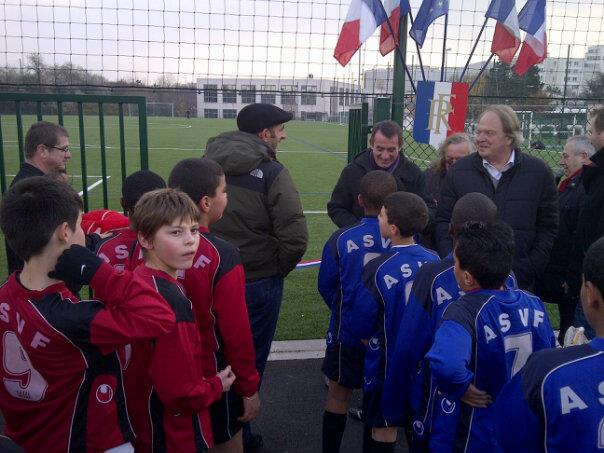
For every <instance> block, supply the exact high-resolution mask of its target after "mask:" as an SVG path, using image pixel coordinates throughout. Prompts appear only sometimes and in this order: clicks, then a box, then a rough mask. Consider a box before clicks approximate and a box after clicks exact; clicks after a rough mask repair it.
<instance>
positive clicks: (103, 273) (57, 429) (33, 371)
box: [0, 176, 175, 453]
mask: <svg viewBox="0 0 604 453" xmlns="http://www.w3.org/2000/svg"><path fill="white" fill-rule="evenodd" d="M81 211H82V201H81V199H80V198H79V197H78V194H77V193H76V192H75V191H74V190H73V188H71V187H70V186H69V185H68V184H66V183H64V182H60V181H56V180H52V179H50V178H47V177H41V176H39V177H32V178H28V179H24V180H23V181H20V182H18V183H17V184H15V185H14V186H13V187H11V188H10V189H9V190H8V192H7V193H6V194H5V196H4V199H3V200H2V205H1V206H0V225H1V227H2V231H3V233H4V235H5V237H6V239H7V240H8V243H9V244H10V246H11V248H12V249H13V250H14V251H15V252H16V254H17V256H19V258H21V259H23V260H24V262H25V264H24V267H23V270H22V271H17V272H15V273H13V274H12V275H11V276H10V277H9V278H8V280H7V281H6V282H5V283H4V284H3V285H2V286H1V287H0V301H1V302H0V336H1V337H2V344H1V347H0V352H1V354H2V361H3V366H2V367H1V368H0V410H1V411H2V414H3V416H4V419H5V421H6V427H5V434H6V435H7V436H8V437H10V438H11V439H13V440H14V441H15V442H17V443H18V444H20V445H21V446H23V448H24V449H25V450H26V451H28V452H42V453H55V452H56V453H59V452H61V453H64V452H95V453H96V452H104V451H106V450H109V449H111V450H112V451H115V452H120V453H128V452H132V451H133V448H132V444H131V442H132V441H133V439H134V435H133V432H132V427H131V426H130V422H129V419H128V414H127V412H126V401H125V397H124V390H123V387H122V375H121V367H120V362H119V359H118V356H117V354H116V353H115V349H116V348H118V347H120V346H123V345H125V344H127V343H130V342H131V341H136V340H150V339H152V338H154V337H157V336H158V335H161V334H163V333H165V332H168V331H169V330H171V329H173V328H174V320H175V317H174V314H173V312H172V310H170V307H169V306H168V305H167V304H166V302H165V301H164V300H163V298H161V297H160V296H159V295H158V294H157V293H156V292H155V291H153V290H152V289H151V288H149V286H148V285H147V283H145V282H144V281H143V280H142V279H141V278H140V277H138V276H135V275H133V274H131V273H129V272H123V273H122V272H117V271H115V270H114V269H112V268H111V266H109V265H107V264H105V263H103V261H102V260H101V259H99V258H98V257H96V256H95V255H94V253H92V252H90V251H88V250H87V249H86V248H85V247H83V244H84V232H83V231H82V229H81V227H80V224H81V218H82V215H81ZM60 280H63V281H64V282H65V283H69V284H70V286H78V285H85V284H88V285H90V287H91V288H93V289H94V292H95V293H96V295H97V296H98V297H99V298H100V299H102V300H103V301H104V303H101V302H99V301H98V300H91V301H82V302H80V301H79V300H78V298H77V297H76V296H75V295H74V294H73V293H71V292H70V291H69V290H68V289H67V286H66V284H65V283H64V282H63V281H60Z"/></svg>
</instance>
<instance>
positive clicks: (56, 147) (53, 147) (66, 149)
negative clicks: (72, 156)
mask: <svg viewBox="0 0 604 453" xmlns="http://www.w3.org/2000/svg"><path fill="white" fill-rule="evenodd" d="M46 147H47V148H50V149H58V150H59V151H62V152H64V153H68V152H70V149H69V146H66V147H64V148H60V147H58V146H50V145H46Z"/></svg>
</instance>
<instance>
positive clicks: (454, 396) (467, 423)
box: [426, 290, 556, 452]
mask: <svg viewBox="0 0 604 453" xmlns="http://www.w3.org/2000/svg"><path fill="white" fill-rule="evenodd" d="M555 344H556V343H555V338H554V332H553V330H552V328H551V325H550V323H549V319H548V317H547V313H546V311H545V308H544V307H543V303H542V302H541V300H540V299H539V298H538V297H536V296H534V295H532V294H529V293H526V292H524V291H521V290H502V291H499V290H478V291H472V292H470V293H467V294H464V295H463V296H461V297H460V298H459V299H458V300H457V301H456V302H454V303H451V304H450V305H449V307H447V309H446V310H445V312H444V313H443V318H442V324H441V325H440V327H439V328H438V330H437V332H436V335H435V338H434V343H433V345H432V347H431V349H430V351H429V352H428V354H427V356H426V358H427V359H428V361H429V363H430V370H431V371H432V375H433V378H434V381H435V384H436V386H437V387H438V389H439V390H440V391H441V392H442V393H443V394H444V396H445V397H446V399H447V400H448V401H449V402H451V404H457V405H459V408H458V413H457V417H456V426H455V429H454V438H453V439H454V440H453V444H452V445H448V446H447V445H445V446H443V450H436V451H464V452H465V451H468V452H470V451H476V452H478V451H481V452H482V451H497V450H498V447H497V443H496V441H495V437H494V420H493V418H494V411H493V406H492V405H491V406H490V407H488V408H486V409H479V408H473V407H471V406H469V405H466V404H464V403H462V402H461V401H460V398H461V397H462V396H463V395H464V394H465V392H466V390H467V389H468V386H469V385H470V384H474V385H475V386H476V387H477V388H478V389H480V390H484V391H486V392H487V393H488V394H489V395H490V396H491V397H492V398H493V400H496V399H497V396H498V395H499V392H500V391H501V389H502V387H503V386H504V385H505V384H506V383H507V382H508V381H509V380H510V379H511V378H512V377H513V376H514V375H515V374H516V373H518V372H519V371H520V369H521V368H522V367H523V366H524V364H525V363H526V361H527V359H528V357H529V356H530V355H531V354H532V353H533V352H535V351H539V350H541V349H546V348H552V347H554V346H555Z"/></svg>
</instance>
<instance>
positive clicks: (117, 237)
mask: <svg viewBox="0 0 604 453" xmlns="http://www.w3.org/2000/svg"><path fill="white" fill-rule="evenodd" d="M97 237H98V236H97ZM136 237H137V236H136V232H135V231H133V230H131V229H130V228H123V229H121V230H116V231H115V232H114V234H112V235H111V236H108V237H106V238H100V239H98V241H97V242H96V244H95V245H94V251H95V252H96V255H97V256H98V257H99V258H101V259H103V260H104V261H105V262H106V263H109V264H111V265H112V266H113V267H114V268H116V269H117V270H123V269H127V270H134V269H136V267H137V266H138V265H140V264H142V262H143V254H142V249H141V248H140V247H139V246H138V241H137V240H136Z"/></svg>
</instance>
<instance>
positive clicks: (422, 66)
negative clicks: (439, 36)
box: [409, 11, 426, 80]
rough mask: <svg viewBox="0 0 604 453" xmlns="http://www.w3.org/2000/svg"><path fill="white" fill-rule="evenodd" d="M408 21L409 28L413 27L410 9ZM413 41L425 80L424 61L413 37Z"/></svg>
mask: <svg viewBox="0 0 604 453" xmlns="http://www.w3.org/2000/svg"><path fill="white" fill-rule="evenodd" d="M409 22H410V23H411V28H413V13H412V12H411V11H409ZM413 42H414V43H415V48H416V49H417V59H418V60H419V68H420V69H421V71H422V79H423V80H426V73H425V72H424V62H423V61H422V53H421V51H420V47H419V44H418V43H417V42H416V41H415V39H414V40H413Z"/></svg>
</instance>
